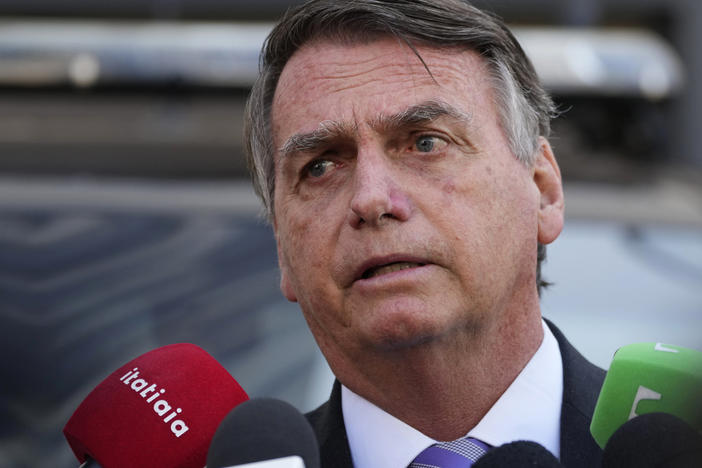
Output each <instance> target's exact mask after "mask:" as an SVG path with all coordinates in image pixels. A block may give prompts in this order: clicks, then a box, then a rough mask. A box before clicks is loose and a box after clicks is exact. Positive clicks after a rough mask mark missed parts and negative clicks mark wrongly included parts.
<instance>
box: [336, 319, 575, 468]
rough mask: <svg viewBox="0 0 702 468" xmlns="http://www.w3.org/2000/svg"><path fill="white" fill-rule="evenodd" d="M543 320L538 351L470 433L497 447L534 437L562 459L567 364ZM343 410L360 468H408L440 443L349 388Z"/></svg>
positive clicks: (343, 395)
mask: <svg viewBox="0 0 702 468" xmlns="http://www.w3.org/2000/svg"><path fill="white" fill-rule="evenodd" d="M542 324H543V328H544V339H543V341H542V342H541V345H540V346H539V349H538V350H537V351H536V353H534V355H533V356H532V358H531V360H530V361H529V362H528V363H527V365H526V366H525V367H524V369H523V370H522V372H521V373H520V374H519V375H518V376H517V378H516V379H515V380H514V382H512V384H511V385H510V386H509V387H508V388H507V390H506V391H505V392H504V393H503V394H502V396H501V397H500V398H499V399H498V400H497V402H495V404H494V405H493V406H492V408H490V410H489V411H488V412H487V414H486V415H485V416H484V417H483V419H482V420H481V421H480V422H479V423H478V424H477V425H476V426H475V427H474V428H473V429H472V430H471V431H470V432H468V434H467V435H468V436H470V437H474V438H476V439H479V440H481V441H483V442H485V443H487V444H489V445H491V446H493V447H497V446H500V445H503V444H506V443H509V442H513V441H515V440H531V441H534V442H536V443H539V444H541V445H543V446H544V447H545V448H546V449H548V450H549V451H550V452H551V453H552V454H554V455H555V456H556V457H559V455H560V427H561V424H560V420H561V401H562V397H563V363H562V359H561V353H560V350H559V348H558V343H557V342H556V338H555V337H554V336H553V333H551V330H549V328H548V326H546V323H545V322H543V321H542ZM341 408H342V411H343V414H344V424H345V426H346V433H347V435H348V439H349V447H350V449H351V458H352V459H353V463H354V466H355V467H356V468H376V467H377V468H393V467H396V468H406V467H407V465H409V463H410V462H411V461H412V460H413V459H414V458H415V457H416V456H417V455H418V454H419V453H420V452H421V451H422V450H424V449H425V448H427V447H429V446H430V445H432V444H433V443H435V442H436V441H435V440H434V439H431V438H430V437H427V436H426V435H424V434H422V433H421V432H419V431H417V430H416V429H414V428H412V427H410V426H408V425H407V424H405V423H404V422H402V421H400V420H399V419H397V418H395V417H393V416H391V415H390V414H388V413H386V412H385V411H383V410H382V409H380V408H378V407H377V406H375V405H374V404H372V403H370V402H369V401H368V400H366V399H364V398H363V397H360V396H358V395H356V394H355V393H353V392H352V391H351V390H349V389H348V388H346V387H345V386H342V387H341Z"/></svg>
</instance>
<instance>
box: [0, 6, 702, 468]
mask: <svg viewBox="0 0 702 468" xmlns="http://www.w3.org/2000/svg"><path fill="white" fill-rule="evenodd" d="M294 3H296V2H292V1H284V0H259V1H257V2H248V1H237V0H230V1H227V2H222V1H216V0H138V1H137V0H121V1H119V2H95V1H88V0H80V1H78V0H76V1H57V0H2V1H0V351H1V352H2V362H1V363H0V466H3V467H8V468H15V467H17V468H19V467H43V466H46V467H54V468H55V467H66V468H68V467H74V466H77V462H76V460H75V458H74V457H73V454H72V453H71V452H70V449H69V448H68V445H67V444H66V443H65V441H64V439H63V436H62V434H61V429H62V428H63V425H64V424H65V422H66V421H67V419H68V418H69V417H70V415H71V414H72V412H73V411H74V410H75V408H76V407H77V406H78V404H79V403H80V401H81V400H82V399H83V398H84V397H85V396H86V395H87V394H88V393H89V392H90V390H91V389H92V388H93V387H94V386H95V385H97V384H98V383H99V382H100V381H101V380H102V379H103V378H105V377H106V376H107V375H108V374H110V373H111V372H112V371H113V370H115V369H117V368H118V367H119V366H121V365H122V364H123V363H125V362H126V361H128V360H130V359H132V358H133V357H135V356H137V355H139V354H141V353H143V352H146V351H148V350H151V349H153V348H156V347H158V346H162V345H165V344H169V343H175V342H192V343H196V344H198V345H199V346H201V347H203V348H204V349H206V350H207V351H208V352H209V353H211V354H212V355H213V356H214V357H215V358H216V359H217V360H218V361H219V362H221V363H222V364H223V365H224V366H225V367H226V368H227V369H228V370H229V371H230V372H231V374H232V375H233V376H234V377H235V378H236V379H237V380H238V381H239V382H240V383H241V385H242V386H243V387H244V389H245V390H246V391H247V392H248V393H249V395H251V396H272V397H277V398H282V399H285V400H287V401H289V402H291V403H293V404H294V405H296V406H297V407H298V408H299V409H301V410H303V411H306V410H309V409H312V408H313V407H315V406H316V405H318V404H319V403H321V402H322V401H324V400H325V399H326V397H327V395H328V392H329V390H330V382H331V378H332V377H331V375H330V373H329V370H328V369H327V368H326V364H325V362H324V360H323V358H322V357H321V356H320V355H319V353H318V351H317V349H316V345H315V344H314V341H313V339H312V337H311V335H310V333H309V332H308V330H307V327H306V326H305V323H304V320H303V318H302V316H301V314H300V312H299V310H298V308H297V306H296V305H294V304H288V303H287V302H285V300H284V299H283V297H282V296H281V294H280V293H279V291H278V272H277V260H276V255H275V245H274V241H273V237H272V234H271V230H270V228H269V227H268V226H267V225H266V224H265V223H263V222H262V221H261V220H260V218H259V217H258V213H259V205H258V201H257V199H256V197H255V196H254V194H253V192H252V190H251V187H250V184H249V181H248V177H247V176H246V174H245V163H244V161H243V153H242V137H241V126H242V109H243V106H244V102H245V99H246V95H247V92H248V88H249V86H250V85H251V83H252V81H253V79H254V78H255V76H256V73H257V59H258V52H259V49H260V46H261V43H262V41H263V39H264V37H265V36H266V34H267V32H268V31H269V30H270V27H271V22H272V21H273V20H274V19H275V18H277V17H278V16H279V15H280V14H281V13H282V12H283V11H284V10H285V9H286V8H287V7H288V6H289V5H291V4H294ZM475 3H476V4H478V5H480V6H483V7H485V8H487V9H490V10H492V11H494V12H496V13H498V14H500V15H501V16H503V17H504V18H505V19H506V20H507V21H508V22H509V23H510V24H512V25H513V26H514V28H515V29H514V30H515V32H516V34H517V36H518V37H519V39H520V40H521V41H522V44H523V45H524V47H525V49H526V50H527V53H528V54H529V55H530V56H531V57H532V60H533V61H534V63H535V65H536V68H537V71H538V73H539V74H540V76H541V78H542V80H543V81H544V83H545V85H546V87H547V88H548V89H549V90H550V91H551V92H552V93H553V95H554V97H555V99H556V101H557V103H558V104H559V108H560V109H561V110H562V112H563V114H562V116H561V117H560V118H558V119H557V120H556V121H555V122H554V135H553V138H552V144H553V146H554V148H555V152H556V155H557V157H558V159H559V163H560V165H561V169H562V172H563V176H564V179H565V191H566V203H567V220H566V227H565V230H564V232H563V234H562V236H561V237H560V238H559V239H558V241H557V242H556V243H555V244H553V245H552V246H550V247H549V253H548V261H547V263H546V265H545V276H546V278H547V279H548V280H550V281H552V282H553V283H554V285H553V286H552V287H551V288H550V289H549V290H547V291H546V292H545V294H544V295H543V300H542V304H543V313H544V315H545V316H546V317H548V318H551V319H552V320H553V321H554V322H555V323H556V324H557V325H558V326H559V327H560V328H561V329H562V330H563V331H564V332H565V334H566V335H567V336H568V337H569V338H570V339H571V341H572V342H573V343H574V344H575V345H576V346H577V347H578V348H579V349H580V350H581V351H582V352H583V353H584V354H585V355H586V356H587V357H588V358H590V359H591V360H592V361H594V362H595V363H597V364H599V365H600V366H603V367H607V366H608V364H609V361H610V360H611V357H612V354H613V352H614V351H615V350H616V349H617V348H618V347H619V346H621V345H624V344H628V343H632V342H641V341H656V342H665V343H670V344H677V345H680V346H686V347H690V348H696V349H702V348H701V346H700V345H702V338H701V336H702V335H701V334H700V331H702V146H701V144H700V137H699V136H700V134H701V133H702V123H701V122H702V119H700V116H699V109H700V107H701V106H700V104H702V86H700V83H702V52H700V48H699V44H702V2H698V1H697V0H570V1H564V0H512V1H506V0H505V1H499V0H496V1H479V2H475Z"/></svg>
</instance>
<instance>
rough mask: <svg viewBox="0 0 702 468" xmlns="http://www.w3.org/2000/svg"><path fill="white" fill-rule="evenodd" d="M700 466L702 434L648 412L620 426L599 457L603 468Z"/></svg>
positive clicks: (670, 417)
mask: <svg viewBox="0 0 702 468" xmlns="http://www.w3.org/2000/svg"><path fill="white" fill-rule="evenodd" d="M701 466H702V435H700V434H699V433H698V432H697V431H695V430H694V429H693V428H692V426H690V425H689V424H687V423H686V422H685V421H683V420H682V419H680V418H678V417H676V416H673V415H672V414H668V413H647V414H643V415H641V416H637V417H635V418H634V419H632V420H630V421H627V422H626V423H624V424H622V426H621V427H620V428H619V429H617V430H616V431H615V432H614V434H612V436H611V437H610V438H609V441H608V442H607V445H606V446H605V449H604V453H603V454H602V468H615V467H616V468H627V467H637V468H647V467H650V468H654V467H655V468H699V467H701Z"/></svg>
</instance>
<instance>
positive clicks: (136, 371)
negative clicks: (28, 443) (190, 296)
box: [63, 343, 249, 468]
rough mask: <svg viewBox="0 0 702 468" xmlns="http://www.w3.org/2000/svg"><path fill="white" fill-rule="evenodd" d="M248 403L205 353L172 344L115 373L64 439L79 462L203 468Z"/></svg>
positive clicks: (88, 401)
mask: <svg viewBox="0 0 702 468" xmlns="http://www.w3.org/2000/svg"><path fill="white" fill-rule="evenodd" d="M248 399H249V397H248V396H247V395H246V392H244V390H242V388H241V387H240V386H239V384H238V383H237V382H236V380H234V379H233V378H232V376H231V375H229V373H228V372H227V370H226V369H225V368H224V367H222V366H221V365H220V364H219V363H218V362H217V361H215V359H214V358H213V357H212V356H210V355H209V354H208V353H207V352H206V351H205V350H203V349H202V348H200V347H198V346H195V345H193V344H188V343H181V344H173V345H168V346H163V347H161V348H158V349H155V350H153V351H149V352H148V353H146V354H143V355H141V356H139V357H137V358H136V359H133V360H132V361H130V362H128V363H127V364H125V365H123V366H122V367H120V368H119V369H117V370H116V371H115V372H113V373H112V374H110V375H109V376H108V377H107V378H106V379H105V380H103V381H102V382H101V383H100V384H99V385H98V386H97V387H95V389H94V390H93V391H92V392H90V394H89V395H88V396H87V397H86V398H85V400H83V402H82V403H81V404H80V405H79V406H78V408H77V409H76V411H75V412H74V413H73V416H71V418H70V419H69V420H68V422H67V423H66V427H64V429H63V434H64V435H65V436H66V440H68V444H69V445H70V446H71V449H72V450H73V453H75V455H76V457H77V458H78V460H79V461H80V462H81V463H84V462H86V461H89V460H95V461H96V462H97V463H99V464H100V466H102V467H103V468H112V467H114V468H123V467H125V466H129V467H133V468H139V467H148V468H155V467H159V468H160V467H163V468H202V467H203V466H205V461H206V459H207V449H208V447H209V445H210V440H211V439H212V436H213V435H214V433H215V431H216V430H217V426H218V425H219V423H220V422H221V421H222V419H223V418H224V417H225V416H226V415H227V413H229V411H230V410H231V409H232V408H234V407H235V406H236V405H238V404H239V403H242V402H244V401H246V400H248Z"/></svg>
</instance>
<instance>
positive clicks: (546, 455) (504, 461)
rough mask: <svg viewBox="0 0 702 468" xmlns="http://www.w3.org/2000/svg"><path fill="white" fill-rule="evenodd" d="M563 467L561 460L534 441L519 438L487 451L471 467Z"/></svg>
mask: <svg viewBox="0 0 702 468" xmlns="http://www.w3.org/2000/svg"><path fill="white" fill-rule="evenodd" d="M521 467H523V468H563V465H561V462H559V461H558V459H557V458H556V457H555V456H553V454H552V453H551V452H549V451H548V450H546V448H544V447H543V446H542V445H539V444H537V443H536V442H531V441H526V440H519V441H516V442H510V443H509V444H504V445H500V446H499V447H495V448H493V449H490V450H488V451H487V453H486V454H485V455H483V456H482V457H480V458H479V459H478V461H477V462H476V463H475V464H473V468H521Z"/></svg>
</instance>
